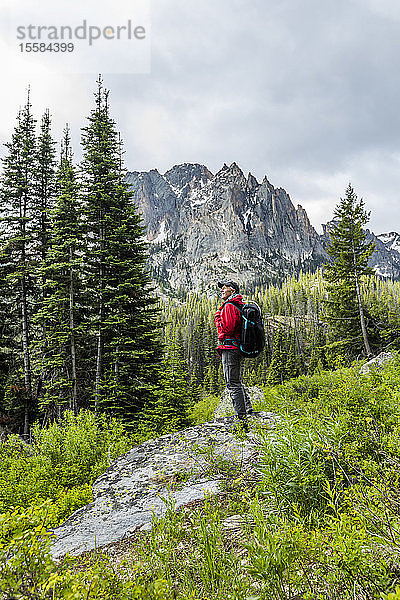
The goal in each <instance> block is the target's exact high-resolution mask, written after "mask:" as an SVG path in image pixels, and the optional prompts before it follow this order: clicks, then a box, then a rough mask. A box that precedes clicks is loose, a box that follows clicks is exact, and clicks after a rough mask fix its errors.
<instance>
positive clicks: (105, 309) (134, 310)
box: [81, 77, 160, 422]
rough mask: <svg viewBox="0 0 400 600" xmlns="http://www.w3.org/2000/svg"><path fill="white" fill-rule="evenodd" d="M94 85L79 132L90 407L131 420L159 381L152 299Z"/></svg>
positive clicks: (142, 246) (113, 141)
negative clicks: (89, 336) (90, 360)
mask: <svg viewBox="0 0 400 600" xmlns="http://www.w3.org/2000/svg"><path fill="white" fill-rule="evenodd" d="M97 84H98V88H97V92H96V94H95V107H94V109H93V110H92V112H91V114H90V116H89V118H88V120H89V124H88V125H87V126H86V127H85V128H84V129H83V137H82V145H83V153H84V156H83V161H82V164H81V171H82V178H83V194H84V217H85V227H86V237H87V254H86V257H85V267H86V273H85V285H86V286H87V290H88V301H89V302H90V306H89V310H88V318H89V319H90V328H91V331H92V332H93V334H92V344H93V351H94V352H93V353H94V356H95V363H94V364H93V365H92V369H93V371H94V373H95V376H94V381H93V402H94V406H95V409H97V410H100V409H107V410H109V411H110V412H112V413H113V414H115V415H120V416H121V417H123V418H124V419H125V420H126V421H128V422H131V421H132V420H133V419H134V418H135V416H137V415H138V413H139V411H140V410H141V409H142V408H143V406H144V404H145V402H146V400H147V399H148V398H149V397H150V396H151V393H152V389H153V384H154V383H155V381H156V379H157V365H158V362H159V359H160V343H159V340H158V339H157V329H158V326H157V321H158V320H157V318H156V313H157V309H156V304H157V299H156V298H155V297H152V294H151V290H150V288H149V285H150V278H149V275H148V273H147V271H146V257H147V246H146V243H145V242H144V230H143V227H142V225H141V222H140V217H139V215H138V214H137V213H136V209H135V206H134V204H133V200H132V196H133V194H132V192H131V191H130V190H129V189H128V186H127V184H126V181H125V170H124V168H123V164H122V154H123V152H122V144H121V141H120V139H119V136H118V133H117V131H116V127H115V122H114V120H113V119H112V118H111V116H110V111H109V102H108V96H109V92H108V91H107V90H104V88H103V83H102V80H101V78H100V77H99V79H98V82H97Z"/></svg>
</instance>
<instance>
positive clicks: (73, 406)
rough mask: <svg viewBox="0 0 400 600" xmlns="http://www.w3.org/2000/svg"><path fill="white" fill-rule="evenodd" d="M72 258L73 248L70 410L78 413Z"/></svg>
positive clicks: (70, 313)
mask: <svg viewBox="0 0 400 600" xmlns="http://www.w3.org/2000/svg"><path fill="white" fill-rule="evenodd" d="M72 258H73V251H72V247H70V249H69V260H70V268H69V274H70V279H69V330H70V335H71V347H70V350H71V369H72V378H71V379H72V381H71V406H70V409H71V410H72V411H73V412H74V414H76V413H77V409H78V404H77V386H78V382H77V376H76V348H75V321H74V310H75V297H74V279H73V270H72Z"/></svg>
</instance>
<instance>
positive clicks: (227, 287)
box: [218, 281, 239, 300]
mask: <svg viewBox="0 0 400 600" xmlns="http://www.w3.org/2000/svg"><path fill="white" fill-rule="evenodd" d="M218 287H219V288H221V298H222V300H227V299H228V298H229V296H232V294H233V293H236V294H238V293H239V286H238V284H237V283H235V282H234V281H218Z"/></svg>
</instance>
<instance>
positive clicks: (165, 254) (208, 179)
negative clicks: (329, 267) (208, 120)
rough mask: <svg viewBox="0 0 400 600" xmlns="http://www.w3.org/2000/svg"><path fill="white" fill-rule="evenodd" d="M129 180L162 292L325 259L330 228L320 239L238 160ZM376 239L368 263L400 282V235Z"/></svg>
mask: <svg viewBox="0 0 400 600" xmlns="http://www.w3.org/2000/svg"><path fill="white" fill-rule="evenodd" d="M127 181H128V183H129V184H130V186H131V188H132V190H133V191H134V198H135V202H136V204H137V207H138V209H139V211H140V212H141V214H142V216H143V221H144V224H145V226H146V237H147V240H148V241H149V242H150V261H151V262H150V266H151V270H152V273H153V276H154V278H155V279H156V280H158V281H159V282H160V283H162V284H163V286H164V287H165V288H166V290H167V291H168V289H169V290H170V291H174V292H177V291H178V290H179V289H180V288H182V289H188V288H190V289H204V290H210V291H211V289H213V288H214V282H215V281H216V280H217V279H218V277H219V276H221V274H226V273H229V274H230V277H232V278H235V279H236V280H237V281H238V282H239V283H241V284H242V286H244V288H246V287H248V288H250V287H254V286H255V285H258V286H260V285H264V284H266V283H271V282H274V283H276V282H280V281H282V280H283V279H284V278H285V277H286V276H287V275H293V274H297V273H298V272H299V271H300V270H303V271H304V270H315V268H316V267H317V266H319V265H322V264H323V263H325V262H326V260H327V254H326V251H325V246H326V243H327V239H328V236H329V224H326V225H325V226H324V233H323V234H322V235H318V233H317V232H316V231H315V229H314V227H313V226H312V225H311V223H310V221H309V218H308V215H307V213H306V211H305V210H304V208H303V207H302V206H301V205H299V204H297V205H296V208H295V206H294V205H293V203H292V200H291V198H290V196H289V194H288V193H287V192H286V191H285V190H284V189H283V188H281V187H278V188H275V187H274V186H273V185H272V184H271V183H270V181H269V180H268V178H267V176H266V175H265V176H264V178H263V180H262V181H261V183H259V182H258V181H257V179H256V178H255V177H254V176H253V175H252V174H251V173H250V172H249V173H248V175H247V178H246V177H245V175H244V173H243V171H242V170H241V168H240V167H239V166H238V165H237V163H236V162H233V163H231V164H230V165H229V166H228V165H227V164H226V163H224V164H223V166H222V167H221V169H219V171H217V172H216V173H215V174H213V173H212V172H211V171H210V170H209V169H208V168H207V167H206V166H205V165H201V164H197V163H183V164H180V165H175V166H174V167H172V168H171V169H169V170H168V171H166V172H165V173H164V174H161V173H159V171H158V170H157V169H151V170H150V171H149V172H141V173H139V172H132V173H128V175H127ZM368 235H370V236H373V234H370V233H368ZM379 238H380V239H379ZM379 238H376V237H375V236H373V239H374V241H376V244H377V252H376V253H375V254H374V256H373V257H372V261H371V264H372V266H373V267H374V268H375V270H376V272H377V273H379V274H381V275H382V276H391V277H395V278H398V277H399V276H400V252H399V251H397V250H400V236H399V235H398V234H397V233H395V232H391V233H389V234H382V235H381V236H379ZM371 239H372V238H371Z"/></svg>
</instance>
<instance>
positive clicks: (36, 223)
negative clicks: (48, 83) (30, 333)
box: [32, 109, 56, 402]
mask: <svg viewBox="0 0 400 600" xmlns="http://www.w3.org/2000/svg"><path fill="white" fill-rule="evenodd" d="M55 145H56V144H55V141H54V140H53V138H52V135H51V117H50V112H49V110H48V109H47V110H46V111H45V112H44V114H43V116H42V121H41V124H40V131H39V135H38V138H37V150H36V168H35V186H34V187H35V194H34V196H33V204H32V228H33V232H32V233H33V246H34V248H33V253H34V261H35V263H36V265H37V268H35V279H36V286H35V287H36V288H37V289H38V298H37V300H36V303H37V308H38V310H37V311H35V316H34V318H33V319H32V325H33V327H34V328H35V329H36V330H37V331H36V332H35V334H34V343H33V345H32V359H33V360H32V366H33V369H32V370H33V373H34V379H35V390H34V396H35V401H36V402H39V398H40V396H41V395H42V394H43V389H44V386H45V385H46V384H45V377H46V374H45V369H44V364H45V360H46V355H48V353H49V349H48V343H47V336H46V321H45V320H44V319H42V318H41V315H42V310H41V308H42V307H43V306H44V303H45V301H46V293H47V283H46V269H44V268H43V267H44V265H45V264H46V262H47V258H48V254H49V250H50V235H51V221H50V213H51V210H52V208H53V206H54V200H55V193H56V157H55Z"/></svg>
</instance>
